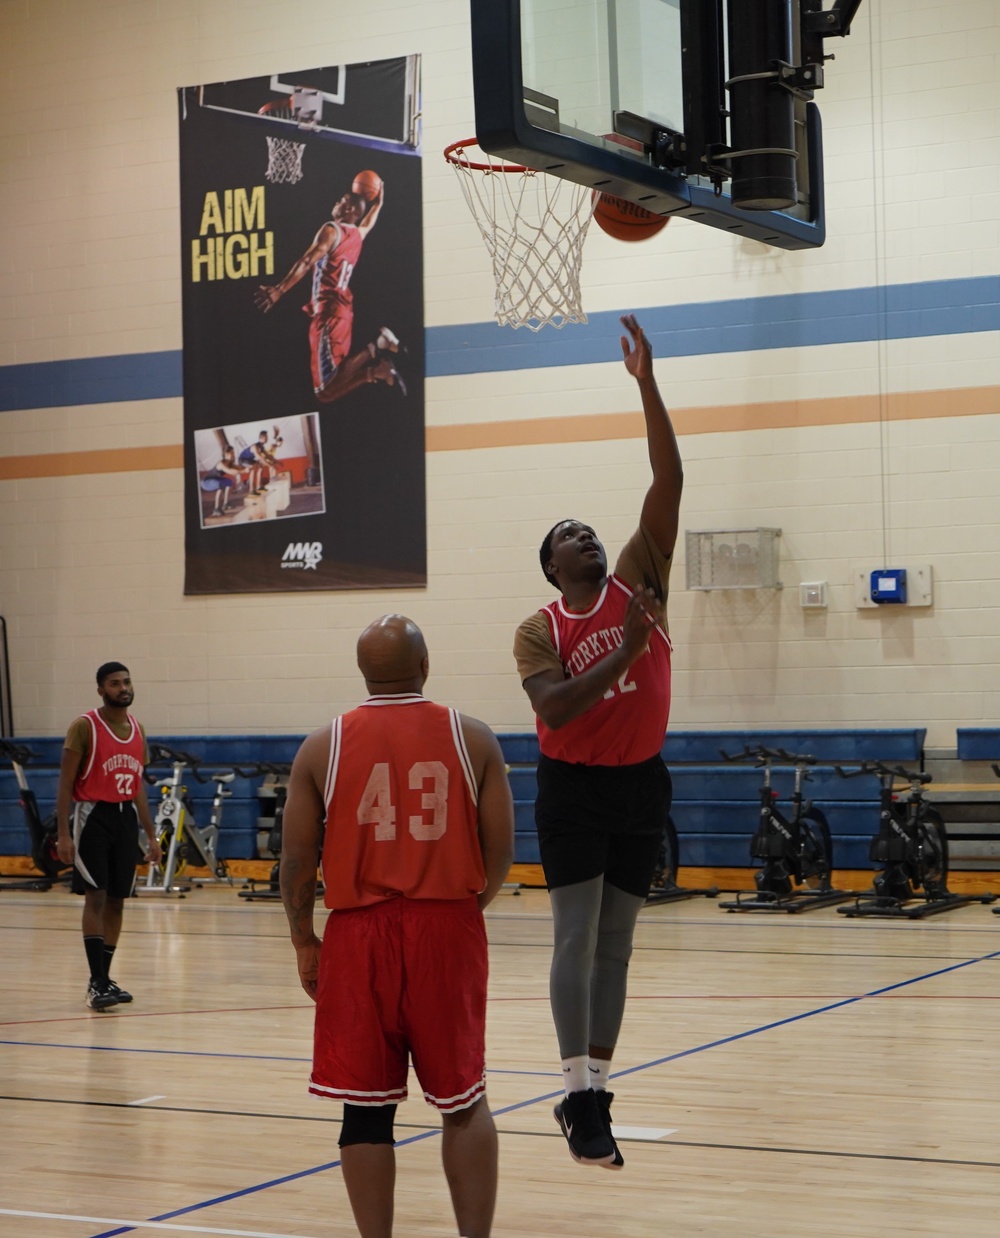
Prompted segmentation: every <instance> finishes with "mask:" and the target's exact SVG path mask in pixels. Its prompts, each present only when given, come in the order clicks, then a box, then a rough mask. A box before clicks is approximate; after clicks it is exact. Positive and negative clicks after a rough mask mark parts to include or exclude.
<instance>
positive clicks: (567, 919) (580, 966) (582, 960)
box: [549, 876, 645, 1058]
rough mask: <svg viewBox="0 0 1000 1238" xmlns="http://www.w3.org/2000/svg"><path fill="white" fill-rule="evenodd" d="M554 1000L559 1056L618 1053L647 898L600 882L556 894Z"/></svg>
mask: <svg viewBox="0 0 1000 1238" xmlns="http://www.w3.org/2000/svg"><path fill="white" fill-rule="evenodd" d="M550 896H551V900H552V932H553V951H552V970H551V971H550V972H549V1001H550V1002H551V1005H552V1019H553V1022H554V1023H555V1025H556V1037H557V1038H558V1041H559V1056H560V1057H563V1058H567V1057H583V1056H584V1055H585V1054H587V1053H588V1052H589V1047H590V1045H595V1046H599V1047H601V1048H605V1049H613V1048H614V1047H615V1044H616V1042H617V1040H618V1031H619V1029H620V1027H621V1022H622V1014H623V1013H624V1010H625V987H626V980H627V976H628V961H629V958H630V957H631V954H632V934H633V931H634V929H635V922H636V920H637V919H638V916H639V912H640V910H641V908H642V906H643V904H644V903H645V899H643V898H639V897H638V896H637V895H635V894H626V893H625V892H624V890H619V889H618V887H617V886H613V885H611V884H610V883H608V882H606V881H605V880H604V877H603V876H601V877H594V878H592V880H590V881H580V882H577V883H575V884H574V885H568V886H558V887H557V888H556V889H554V890H551V891H550Z"/></svg>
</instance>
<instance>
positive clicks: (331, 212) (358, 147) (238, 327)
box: [178, 56, 427, 594]
mask: <svg viewBox="0 0 1000 1238" xmlns="http://www.w3.org/2000/svg"><path fill="white" fill-rule="evenodd" d="M178 101H179V123H180V173H181V177H180V179H181V268H182V272H183V294H182V308H183V326H184V462H185V463H184V467H185V482H186V484H185V547H186V554H185V585H184V591H185V593H188V594H204V593H269V592H300V591H303V590H321V589H372V588H401V587H402V588H406V587H421V586H423V585H425V584H426V580H427V569H426V549H427V536H426V511H425V478H424V372H425V367H424V322H423V239H422V238H423V220H422V207H421V147H420V58H419V56H403V57H398V58H395V59H391V60H379V61H370V62H367V63H364V64H350V65H328V66H326V67H323V68H316V69H303V70H295V71H294V72H283V73H274V74H272V75H271V76H269V77H257V78H245V79H243V80H240V81H234V82H216V83H213V84H208V85H201V86H188V87H184V88H182V89H181V90H179V91H178ZM303 547H306V548H307V549H308V554H305V553H304V552H303V550H302V548H303ZM290 564H291V565H292V566H295V567H298V568H300V569H303V570H299V571H288V570H287V569H288V567H289V565H290ZM305 569H308V570H305Z"/></svg>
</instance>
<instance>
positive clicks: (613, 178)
mask: <svg viewBox="0 0 1000 1238" xmlns="http://www.w3.org/2000/svg"><path fill="white" fill-rule="evenodd" d="M859 3H860V0H834V9H833V10H828V11H826V12H824V11H823V9H822V0H471V4H472V52H473V70H474V87H475V101H476V136H477V140H478V142H479V145H480V146H481V147H482V148H483V149H484V150H486V151H488V152H490V153H491V154H494V155H500V156H502V157H504V158H506V159H509V160H513V161H515V162H518V163H523V164H525V165H527V166H528V167H531V168H535V169H536V170H538V171H544V172H547V173H550V174H551V175H554V176H557V177H561V178H563V179H566V180H571V181H576V182H577V183H578V184H583V185H589V186H591V187H592V188H594V189H598V190H600V191H601V192H603V193H608V194H613V195H615V196H616V197H620V198H626V199H628V200H630V201H632V202H635V203H637V204H638V205H640V206H642V207H644V208H645V209H646V210H649V211H652V212H653V213H655V214H662V215H682V216H684V217H686V218H689V219H694V220H697V221H698V222H700V223H705V224H708V225H709V226H711V227H716V228H721V229H724V230H726V231H729V232H732V233H735V234H738V235H742V236H748V237H752V238H754V239H756V240H759V241H765V242H767V243H769V244H772V245H776V246H779V247H781V248H785V249H800V248H807V247H814V246H818V245H821V244H822V243H823V240H824V237H825V224H824V215H823V177H822V146H821V129H820V119H819V111H818V109H817V108H816V106H815V104H814V103H813V102H812V96H813V92H814V91H815V90H816V89H818V88H819V87H820V86H822V82H823V60H824V59H825V58H827V57H825V56H824V54H823V51H822V46H823V44H822V40H823V38H826V37H828V36H829V35H834V34H846V33H847V32H848V30H849V26H850V18H851V17H853V14H854V11H855V10H856V9H857V7H858V4H859ZM847 10H849V15H848V13H847ZM807 56H811V57H812V58H813V60H812V61H811V62H807V61H806V59H805V57H807Z"/></svg>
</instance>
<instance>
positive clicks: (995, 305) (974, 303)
mask: <svg viewBox="0 0 1000 1238" xmlns="http://www.w3.org/2000/svg"><path fill="white" fill-rule="evenodd" d="M640 321H641V322H642V325H643V328H644V329H645V331H646V334H647V335H648V336H649V337H650V340H651V342H652V344H653V350H654V352H655V353H656V355H657V356H658V357H696V356H704V355H708V354H718V353H732V352H756V351H759V350H761V349H768V348H812V347H816V346H818V345H823V344H854V343H864V342H867V341H871V340H878V339H890V340H899V339H919V338H923V337H927V336H947V335H964V334H968V333H969V332H975V331H1000V275H983V276H978V277H973V278H970V279H945V280H933V281H927V282H925V283H919V284H894V285H892V286H890V287H887V288H848V289H842V290H839V291H835V292H804V293H789V294H786V295H782V296H771V297H745V298H738V299H733V300H729V301H706V302H700V303H693V304H690V305H670V306H659V307H653V308H646V309H643V310H642V311H641V312H640ZM619 333H620V326H619V323H618V314H617V313H616V312H612V311H603V312H601V313H599V314H593V315H591V317H590V321H589V322H588V323H585V324H580V325H576V326H570V327H565V328H564V329H563V330H561V331H555V330H543V331H540V332H538V333H537V334H536V333H533V332H531V331H527V330H519V331H513V330H511V329H509V328H507V327H498V326H497V325H496V323H494V322H473V323H463V324H460V325H458V326H448V327H428V329H427V332H426V336H425V342H426V347H427V375H428V377H429V378H443V377H446V376H449V375H453V374H486V373H491V372H492V373H495V372H498V371H501V370H531V369H549V368H557V367H561V366H570V365H587V364H591V363H593V362H595V361H612V360H615V359H616V358H617V357H618V355H619V353H618V344H617V337H618V335H619ZM181 393H182V385H181V353H180V351H179V350H177V351H172V352H154V353H130V354H126V355H123V356H117V357H90V358H85V359H82V360H77V361H52V362H43V363H38V364H33V365H8V366H0V411H10V410H13V409H19V408H61V407H65V406H67V405H74V404H104V403H114V402H116V401H121V400H155V399H162V398H166V397H176V396H180V395H181Z"/></svg>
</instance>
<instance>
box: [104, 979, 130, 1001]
mask: <svg viewBox="0 0 1000 1238" xmlns="http://www.w3.org/2000/svg"><path fill="white" fill-rule="evenodd" d="M108 988H109V989H110V990H111V992H112V993H114V995H115V997H116V999H117V1001H118V1004H119V1005H124V1003H126V1002H130V1001H131V1000H132V994H131V993H129V992H128V991H127V990H126V989H123V988H122V986H121V985H120V984H115V982H114V981H113V980H109V981H108Z"/></svg>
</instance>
